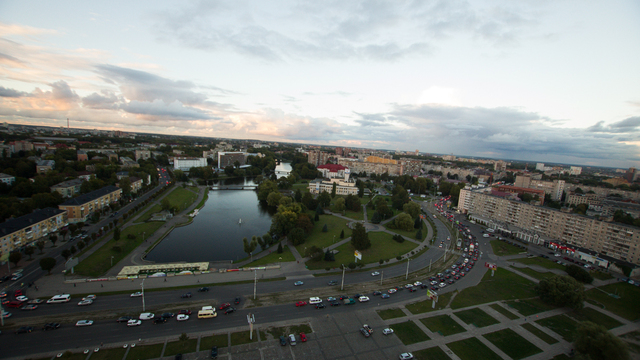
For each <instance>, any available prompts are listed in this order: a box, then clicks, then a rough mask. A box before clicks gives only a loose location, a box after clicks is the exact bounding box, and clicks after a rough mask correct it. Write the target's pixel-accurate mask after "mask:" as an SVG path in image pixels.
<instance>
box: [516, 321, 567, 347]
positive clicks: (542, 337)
mask: <svg viewBox="0 0 640 360" xmlns="http://www.w3.org/2000/svg"><path fill="white" fill-rule="evenodd" d="M520 326H522V327H523V328H524V329H526V330H527V331H529V332H530V333H532V334H533V335H535V336H537V337H539V338H540V340H542V341H544V342H546V343H547V344H549V345H551V344H555V343H557V342H558V341H559V340H558V339H556V338H554V337H553V336H551V335H549V334H547V333H546V332H544V331H542V330H540V329H538V328H537V327H535V326H534V325H533V324H531V323H524V324H522V325H520Z"/></svg>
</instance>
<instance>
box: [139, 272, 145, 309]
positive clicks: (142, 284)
mask: <svg viewBox="0 0 640 360" xmlns="http://www.w3.org/2000/svg"><path fill="white" fill-rule="evenodd" d="M140 286H142V312H145V310H146V308H145V306H144V279H142V282H141V283H140Z"/></svg>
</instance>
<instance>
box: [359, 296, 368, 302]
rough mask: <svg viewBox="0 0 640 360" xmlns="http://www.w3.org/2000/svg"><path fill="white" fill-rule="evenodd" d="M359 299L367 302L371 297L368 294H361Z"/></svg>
mask: <svg viewBox="0 0 640 360" xmlns="http://www.w3.org/2000/svg"><path fill="white" fill-rule="evenodd" d="M358 301H360V302H366V301H369V297H368V296H360V297H359V298H358Z"/></svg>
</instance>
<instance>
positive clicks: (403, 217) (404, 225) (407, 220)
mask: <svg viewBox="0 0 640 360" xmlns="http://www.w3.org/2000/svg"><path fill="white" fill-rule="evenodd" d="M393 223H394V226H395V227H396V229H400V230H404V231H411V230H412V229H413V218H411V215H409V214H407V213H402V214H400V215H398V216H397V217H396V218H395V220H394V221H393Z"/></svg>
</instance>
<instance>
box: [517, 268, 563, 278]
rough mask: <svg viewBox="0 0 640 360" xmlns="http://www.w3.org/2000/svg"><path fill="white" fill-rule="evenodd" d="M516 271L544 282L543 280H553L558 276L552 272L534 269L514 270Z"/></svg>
mask: <svg viewBox="0 0 640 360" xmlns="http://www.w3.org/2000/svg"><path fill="white" fill-rule="evenodd" d="M514 269H515V270H516V271H520V272H521V273H523V274H527V275H529V276H531V277H532V278H535V279H538V280H542V279H547V278H551V277H554V276H556V274H554V273H552V272H550V271H549V272H539V271H535V270H533V269H530V268H514Z"/></svg>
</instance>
